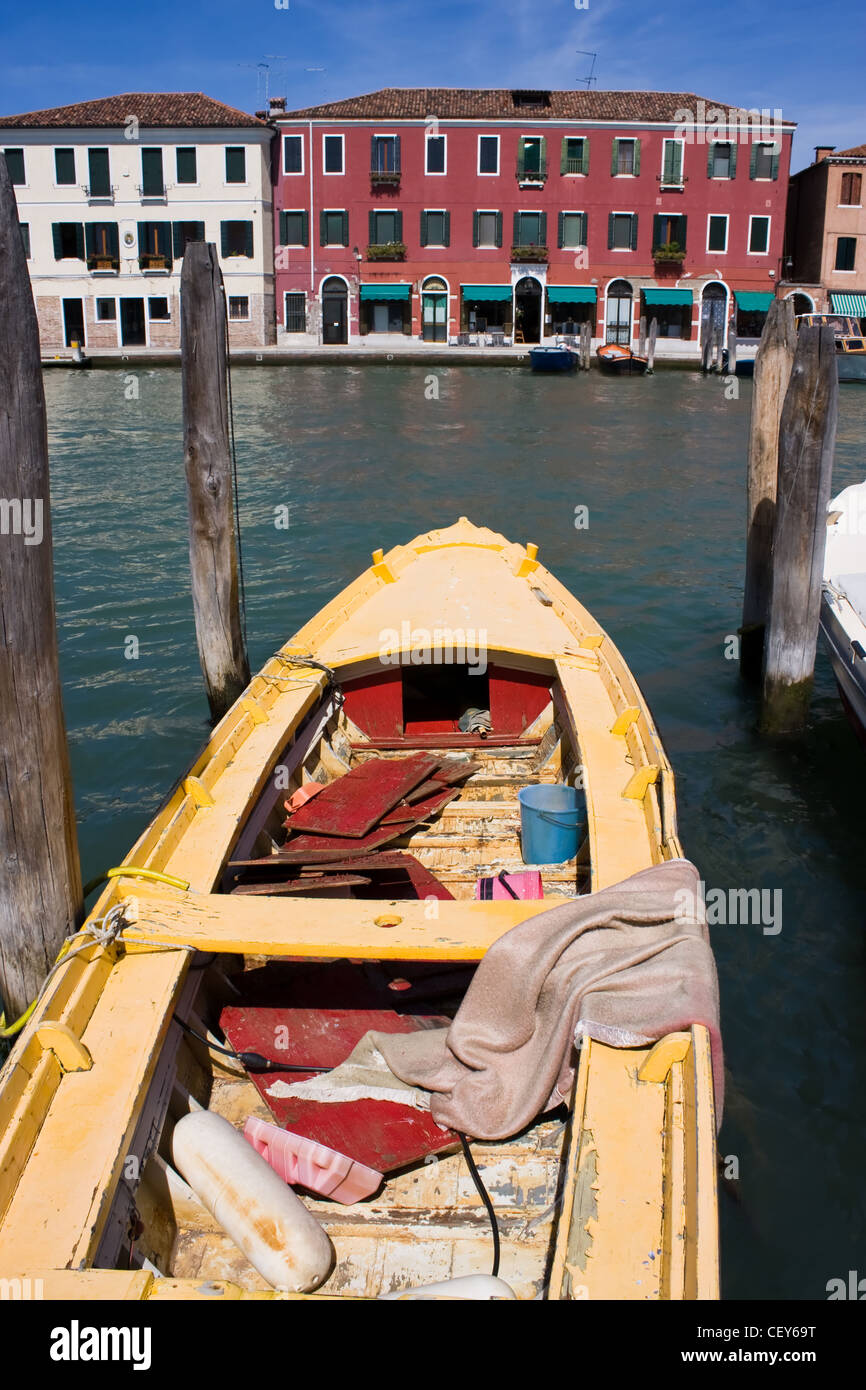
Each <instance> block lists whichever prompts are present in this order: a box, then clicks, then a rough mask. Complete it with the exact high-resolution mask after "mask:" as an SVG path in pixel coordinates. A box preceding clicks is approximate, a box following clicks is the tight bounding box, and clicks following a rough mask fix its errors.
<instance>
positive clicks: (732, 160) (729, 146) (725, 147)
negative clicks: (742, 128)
mask: <svg viewBox="0 0 866 1390" xmlns="http://www.w3.org/2000/svg"><path fill="white" fill-rule="evenodd" d="M736 172H737V147H736V145H735V144H734V142H733V141H732V140H713V141H711V142H710V146H709V149H708V151H707V177H708V178H711V179H732V178H734V176H735V175H736Z"/></svg>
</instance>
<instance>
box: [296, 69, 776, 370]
mask: <svg viewBox="0 0 866 1390" xmlns="http://www.w3.org/2000/svg"><path fill="white" fill-rule="evenodd" d="M282 106H283V103H282V102H274V103H272V109H271V113H270V115H271V119H272V121H274V122H275V124H276V128H277V131H278V136H279V142H278V144H279V148H278V151H277V156H276V157H277V159H278V161H279V164H278V170H277V174H276V195H275V200H274V208H275V218H276V227H275V245H276V281H275V283H276V295H277V327H278V336H279V340H280V341H283V342H288V341H291V339H292V338H293V337H294V336H295V335H302V336H304V337H306V338H307V339H308V340H309V339H310V338H312V339H313V340H314V341H321V342H324V343H333V344H339V343H346V342H357V341H358V340H359V339H363V338H365V337H366V336H367V335H387V334H393V333H401V334H406V335H412V336H413V337H416V338H423V339H425V340H427V341H433V342H446V341H453V340H455V339H456V338H457V335H458V334H460V333H465V332H473V331H475V332H479V331H484V330H486V331H487V332H491V331H492V330H495V329H498V330H501V331H502V332H503V333H504V334H505V335H506V336H507V337H511V336H512V335H513V337H514V339H515V340H516V341H517V342H520V341H524V342H538V341H539V340H540V339H544V338H546V337H551V336H553V335H555V334H556V333H558V332H563V331H571V330H572V328H573V327H574V326H576V325H577V324H578V323H579V322H580V321H582V320H583V319H586V318H588V319H590V321H591V322H592V324H593V336H594V338H595V339H596V340H597V341H604V340H605V339H606V340H607V341H620V342H628V341H630V340H631V339H632V338H634V337H636V336H637V333H638V325H639V321H640V318H641V315H646V318H647V322H649V321H650V319H651V318H652V317H653V316H655V317H656V318H657V319H658V324H659V339H660V342H662V343H663V342H664V341H665V340H669V339H676V340H678V342H677V346H678V347H679V348H682V347H683V346H685V345H686V344H689V343H690V344H692V347H691V348H690V349H687V351H692V352H694V353H695V354H697V353H698V352H699V351H700V343H701V340H702V335H703V333H704V332H706V331H707V328H708V327H714V326H716V325H718V326H720V327H724V326H725V325H726V324H727V323H728V321H729V320H735V321H736V324H737V329H738V332H739V334H740V336H745V337H750V336H756V335H757V334H758V333H760V328H761V324H762V322H763V318H764V315H765V313H766V309H767V307H768V306H769V302H770V300H771V299H772V297H773V295H774V293H775V287H776V285H777V284H778V282H779V280H780V279H781V271H782V264H781V257H782V248H783V233H784V219H785V203H786V197H787V188H788V173H789V167H790V156H791V140H792V135H793V129H794V127H793V125H792V124H791V123H790V122H782V121H781V120H780V119H779V118H778V113H774V114H773V115H771V113H770V112H769V111H765V112H763V113H761V112H751V113H750V112H745V111H742V110H739V109H737V108H724V107H718V106H713V105H712V104H711V103H708V102H707V101H705V100H704V99H702V98H699V97H697V96H694V95H692V94H690V93H682V92H680V93H675V92H599V91H563V92H555V91H550V92H548V91H508V90H499V89H496V90H457V89H453V90H452V89H429V88H426V89H425V88H419V89H414V88H412V89H401V88H386V89H384V90H382V91H379V92H373V93H371V94H370V95H367V96H360V97H353V98H350V99H348V100H346V101H338V102H332V103H329V104H327V105H323V106H316V107H311V108H309V109H306V110H301V111H292V112H283V111H282V109H281V108H282ZM672 346H673V345H672ZM662 350H663V347H662Z"/></svg>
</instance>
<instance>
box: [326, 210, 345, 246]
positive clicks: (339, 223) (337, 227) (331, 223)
mask: <svg viewBox="0 0 866 1390" xmlns="http://www.w3.org/2000/svg"><path fill="white" fill-rule="evenodd" d="M319 244H320V245H321V246H348V244H349V214H348V213H347V212H343V211H335V210H334V209H333V208H323V209H322V211H321V213H320V214H319Z"/></svg>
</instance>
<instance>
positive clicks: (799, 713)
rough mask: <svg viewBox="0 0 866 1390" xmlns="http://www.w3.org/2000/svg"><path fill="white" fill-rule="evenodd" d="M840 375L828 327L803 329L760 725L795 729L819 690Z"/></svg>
mask: <svg viewBox="0 0 866 1390" xmlns="http://www.w3.org/2000/svg"><path fill="white" fill-rule="evenodd" d="M838 396H839V376H838V369H837V365H836V340H835V336H834V333H833V329H832V328H830V327H827V326H824V327H820V326H818V325H815V326H814V327H805V328H801V329H800V333H799V340H798V343H797V351H796V355H795V357H794V365H793V368H792V371H791V377H790V381H789V384H788V390H787V393H786V395H785V404H784V407H783V409H782V419H781V425H780V428H779V476H778V486H777V491H776V506H775V518H774V524H773V549H772V584H771V590H770V605H769V611H768V616H767V637H766V659H765V666H764V689H763V706H762V710H761V727H762V729H763V730H764V731H765V732H767V733H796V732H797V731H798V730H800V729H801V728H802V727H803V725H804V723H805V721H806V715H807V713H808V708H809V697H810V695H811V690H812V675H813V671H814V667H815V648H816V645H817V642H818V620H819V617H820V610H821V584H822V579H823V569H824V549H825V546H826V540H827V503H828V502H829V501H830V489H831V483H832V476H833V449H834V446H835V442H836V419H837V411H838Z"/></svg>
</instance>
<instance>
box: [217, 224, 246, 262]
mask: <svg viewBox="0 0 866 1390" xmlns="http://www.w3.org/2000/svg"><path fill="white" fill-rule="evenodd" d="M220 247H221V250H222V254H223V255H224V256H252V254H253V224H252V222H221V223H220Z"/></svg>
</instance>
